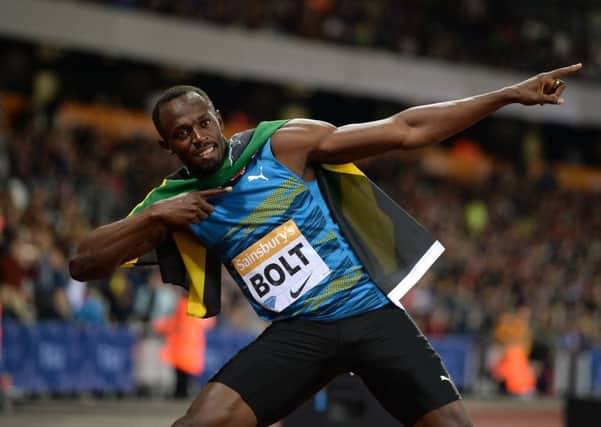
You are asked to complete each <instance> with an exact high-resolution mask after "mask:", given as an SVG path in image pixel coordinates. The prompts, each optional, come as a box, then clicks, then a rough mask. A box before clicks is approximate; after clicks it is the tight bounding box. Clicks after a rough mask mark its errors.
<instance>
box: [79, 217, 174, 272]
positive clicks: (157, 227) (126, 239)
mask: <svg viewBox="0 0 601 427" xmlns="http://www.w3.org/2000/svg"><path fill="white" fill-rule="evenodd" d="M167 236H168V231H167V228H166V226H165V225H163V224H162V222H161V221H160V220H159V219H158V218H156V217H155V216H153V215H152V214H151V212H150V211H149V210H147V211H144V212H142V213H140V214H138V215H135V216H131V217H128V218H125V219H122V220H120V221H117V222H114V223H111V224H108V225H105V226H102V227H100V228H98V229H96V230H94V231H92V232H91V233H90V234H89V235H88V236H86V238H85V239H84V240H83V241H82V242H81V243H80V245H79V247H78V250H77V254H76V255H75V256H74V257H73V259H71V261H70V263H69V270H70V272H71V275H72V276H73V277H74V278H75V279H77V280H81V281H84V280H94V279H100V278H104V277H107V276H109V275H110V274H111V273H112V272H113V271H115V270H116V269H117V268H118V267H119V266H120V265H121V264H123V263H124V262H126V261H129V260H131V259H135V258H137V257H139V256H141V255H143V254H145V253H147V252H149V251H151V250H152V249H154V248H156V246H158V245H159V244H160V243H161V242H162V241H164V239H165V238H166V237H167Z"/></svg>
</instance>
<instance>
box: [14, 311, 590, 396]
mask: <svg viewBox="0 0 601 427" xmlns="http://www.w3.org/2000/svg"><path fill="white" fill-rule="evenodd" d="M206 339H207V347H206V354H205V369H204V372H203V374H202V375H201V376H200V377H199V378H198V381H200V382H201V383H205V382H206V381H207V380H208V379H209V378H210V377H211V376H213V375H214V374H215V373H216V372H217V371H218V370H219V369H220V368H221V367H222V366H223V365H224V364H225V363H226V362H227V361H228V360H229V359H230V358H231V357H232V356H234V355H235V354H236V353H237V352H238V351H239V350H240V349H241V348H242V347H244V346H246V345H247V344H249V343H250V342H251V341H252V340H253V339H254V335H252V334H249V333H246V332H241V331H235V330H232V329H229V328H226V327H220V328H217V329H214V330H212V331H209V332H208V333H207V335H206ZM431 342H432V345H433V347H434V348H435V349H436V350H437V351H438V352H439V354H440V355H441V357H442V359H443V360H444V362H445V365H446V366H447V368H448V370H449V373H450V374H451V377H452V378H453V380H454V382H455V384H456V385H457V387H458V388H460V389H463V390H465V389H466V388H469V387H470V386H471V382H472V378H471V375H470V374H471V371H472V370H471V368H470V364H471V360H472V358H473V357H474V354H475V353H474V346H473V343H472V341H471V340H470V339H469V338H465V337H453V336H451V337H445V338H436V339H432V340H431ZM135 344H136V337H135V336H134V335H133V334H132V333H131V332H130V331H129V330H127V329H126V328H78V327H76V326H74V325H71V324H65V323H52V322H49V323H40V324H37V325H35V326H24V325H21V324H18V323H15V322H12V321H6V322H4V324H3V346H2V351H3V364H4V369H5V370H6V371H7V372H9V373H10V374H11V376H12V378H13V383H14V384H15V385H16V386H17V387H19V388H20V389H22V390H24V391H29V392H81V391H105V392H106V391H120V392H128V391H131V390H133V388H134V386H135V384H134V382H133V348H134V346H135ZM596 355H597V357H596V358H595V357H594V358H593V372H594V373H595V374H594V377H593V378H594V380H595V379H596V382H595V383H594V384H596V387H597V390H601V349H598V350H597V353H596Z"/></svg>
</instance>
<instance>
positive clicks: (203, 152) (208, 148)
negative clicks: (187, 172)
mask: <svg viewBox="0 0 601 427" xmlns="http://www.w3.org/2000/svg"><path fill="white" fill-rule="evenodd" d="M215 151H217V143H216V142H209V143H208V144H205V145H203V146H202V147H201V148H200V149H198V150H194V152H193V153H192V155H193V156H195V157H200V158H206V157H209V156H210V155H211V154H213V152H215Z"/></svg>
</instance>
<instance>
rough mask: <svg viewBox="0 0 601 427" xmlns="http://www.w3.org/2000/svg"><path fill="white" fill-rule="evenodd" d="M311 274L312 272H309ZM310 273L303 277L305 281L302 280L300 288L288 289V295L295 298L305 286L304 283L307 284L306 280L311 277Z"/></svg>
mask: <svg viewBox="0 0 601 427" xmlns="http://www.w3.org/2000/svg"><path fill="white" fill-rule="evenodd" d="M311 274H313V273H311ZM311 274H309V275H308V276H307V278H306V279H305V281H304V282H303V284H302V285H301V287H300V288H298V289H297V290H296V291H290V296H291V297H292V298H294V299H296V298H297V297H298V296H299V295H300V293H301V292H302V291H303V288H304V287H305V285H306V284H307V282H308V281H309V279H310V278H311Z"/></svg>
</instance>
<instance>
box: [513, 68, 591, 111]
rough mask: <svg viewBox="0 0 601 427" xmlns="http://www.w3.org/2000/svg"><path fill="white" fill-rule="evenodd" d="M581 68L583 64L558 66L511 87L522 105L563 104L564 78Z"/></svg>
mask: <svg viewBox="0 0 601 427" xmlns="http://www.w3.org/2000/svg"><path fill="white" fill-rule="evenodd" d="M581 68H582V64H574V65H570V66H568V67H563V68H557V69H556V70H552V71H547V72H546V73H540V74H537V75H536V76H534V77H531V78H529V79H528V80H525V81H523V82H521V83H518V84H516V85H513V86H510V87H509V88H510V89H512V90H513V91H514V93H515V96H516V98H515V102H517V103H520V104H522V105H535V104H540V105H545V104H555V105H561V104H563V103H564V99H563V98H562V96H561V94H562V93H563V91H564V90H565V88H566V83H565V82H564V81H563V80H562V78H564V77H565V76H567V75H570V74H572V73H575V72H576V71H578V70H580V69H581Z"/></svg>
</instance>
